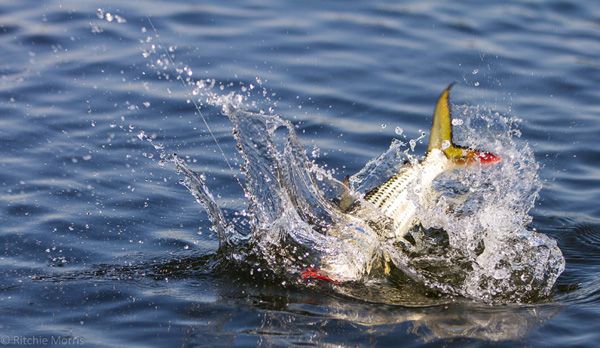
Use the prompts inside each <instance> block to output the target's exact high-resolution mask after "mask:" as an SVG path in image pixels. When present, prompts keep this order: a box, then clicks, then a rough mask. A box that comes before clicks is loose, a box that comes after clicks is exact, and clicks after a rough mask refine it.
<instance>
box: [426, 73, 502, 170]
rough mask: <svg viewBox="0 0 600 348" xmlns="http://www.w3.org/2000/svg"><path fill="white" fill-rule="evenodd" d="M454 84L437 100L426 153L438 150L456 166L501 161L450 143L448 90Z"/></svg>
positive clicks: (450, 115)
mask: <svg viewBox="0 0 600 348" xmlns="http://www.w3.org/2000/svg"><path fill="white" fill-rule="evenodd" d="M453 85H454V83H451V84H450V85H449V86H448V87H446V89H445V90H444V92H442V94H441V95H440V97H439V98H438V101H437V104H436V106H435V111H434V112H433V123H432V125H431V135H430V137H429V146H428V147H427V151H431V150H433V149H440V150H442V151H443V152H444V153H445V154H446V157H448V159H449V160H451V161H452V162H454V163H455V164H456V165H469V164H472V163H482V164H488V163H495V162H499V161H500V160H501V158H500V157H498V156H496V155H493V154H491V153H487V152H482V151H474V150H471V149H467V148H464V147H460V146H457V145H456V144H454V142H453V141H452V114H451V112H450V89H451V88H452V86H453Z"/></svg>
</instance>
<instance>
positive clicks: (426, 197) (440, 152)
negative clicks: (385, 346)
mask: <svg viewBox="0 0 600 348" xmlns="http://www.w3.org/2000/svg"><path fill="white" fill-rule="evenodd" d="M453 85H454V84H450V85H449V86H448V87H447V88H446V89H445V90H444V91H443V92H442V94H441V95H440V97H439V98H438V101H437V104H436V106H435V110H434V113H433V123H432V125H431V133H430V136H429V145H428V147H427V153H426V155H425V158H424V159H423V161H421V162H419V163H410V162H409V163H407V164H405V165H404V166H403V167H402V168H401V169H400V170H399V171H398V173H396V174H395V175H394V176H392V177H391V178H389V179H388V180H387V181H385V182H384V183H383V184H381V185H379V186H378V187H376V188H374V189H373V190H371V191H370V192H368V193H367V194H366V195H365V196H364V200H365V201H367V202H369V203H370V204H372V205H373V206H375V207H376V208H377V209H378V210H379V212H380V213H382V214H383V215H384V216H386V217H387V218H389V219H390V220H391V221H392V223H393V228H392V230H393V231H394V234H395V236H393V237H394V238H395V239H401V238H403V237H404V236H405V235H406V234H407V233H408V232H409V231H410V230H411V228H412V227H413V226H415V225H416V224H418V220H417V219H416V213H417V210H418V205H422V206H424V205H426V204H431V203H432V202H433V201H434V198H435V197H436V191H435V189H434V188H433V187H432V184H433V182H434V180H435V178H436V177H437V176H438V175H440V174H442V173H444V172H446V171H448V170H452V169H456V168H459V167H462V166H467V165H471V164H474V163H479V164H492V163H496V162H499V161H501V158H500V157H499V156H497V155H494V154H491V153H488V152H484V151H477V150H474V149H470V148H466V147H461V146H458V145H456V144H454V142H453V140H452V115H451V111H450V104H449V96H450V89H451V88H452V86H453ZM344 184H345V185H346V187H347V191H346V192H344V194H343V196H342V197H341V199H340V200H339V203H338V206H339V207H340V209H342V211H349V210H351V207H352V206H353V205H356V199H354V197H353V196H352V195H350V194H349V192H348V190H349V189H350V188H349V184H348V178H347V177H346V179H345V180H344ZM409 188H410V189H409ZM409 191H410V192H409ZM355 229H357V230H358V229H359V228H358V227H356V228H355ZM363 232H364V229H362V228H360V229H359V231H358V232H354V233H353V235H354V236H358V237H360V236H361V235H362V234H363ZM351 243H354V244H357V245H360V244H361V243H360V241H356V242H354V241H351ZM322 261H323V262H322V263H321V265H320V266H319V267H317V268H308V269H305V270H304V272H303V273H302V277H303V278H318V279H324V280H329V281H332V282H339V281H346V280H356V278H358V276H357V275H358V274H361V273H364V272H363V271H362V270H360V268H362V267H356V268H358V270H353V267H350V263H351V262H343V261H341V260H335V259H333V258H332V259H330V260H328V259H327V258H325V259H323V260H322Z"/></svg>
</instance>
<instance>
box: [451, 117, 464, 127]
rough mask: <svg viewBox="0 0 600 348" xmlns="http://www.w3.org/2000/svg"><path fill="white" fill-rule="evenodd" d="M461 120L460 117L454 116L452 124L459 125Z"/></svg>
mask: <svg viewBox="0 0 600 348" xmlns="http://www.w3.org/2000/svg"><path fill="white" fill-rule="evenodd" d="M463 123H464V122H463V120H462V119H460V118H454V119H452V125H453V126H461V125H462V124H463Z"/></svg>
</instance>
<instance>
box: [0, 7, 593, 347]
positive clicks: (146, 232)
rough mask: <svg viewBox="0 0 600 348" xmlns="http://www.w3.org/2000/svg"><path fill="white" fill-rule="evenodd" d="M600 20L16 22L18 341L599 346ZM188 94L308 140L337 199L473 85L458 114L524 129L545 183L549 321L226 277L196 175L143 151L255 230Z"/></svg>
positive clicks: (11, 27)
mask: <svg viewBox="0 0 600 348" xmlns="http://www.w3.org/2000/svg"><path fill="white" fill-rule="evenodd" d="M99 9H100V11H99ZM109 14H110V15H109ZM599 20H600V6H599V5H596V4H595V3H594V2H585V1H569V2H567V1H550V2H535V1H512V2H508V3H503V4H481V3H479V2H463V3H460V4H458V3H447V2H443V1H430V2H427V3H423V2H416V1H415V2H402V3H397V2H364V3H363V2H353V3H347V2H342V1H331V2H302V3H297V4H293V3H271V2H263V1H250V2H247V1H246V2H233V3H228V4H226V5H225V4H223V3H221V2H210V1H204V2H202V3H201V4H200V3H194V2H186V1H176V2H171V1H170V2H161V1H144V2H142V1H130V2H126V3H125V2H114V1H104V2H85V3H83V2H79V1H46V2H44V3H43V4H38V3H36V4H35V5H32V3H29V2H21V1H6V2H3V4H2V5H0V46H1V49H2V50H1V52H2V54H1V57H2V59H1V60H0V71H1V73H2V79H1V82H0V110H1V115H2V117H0V144H1V145H0V146H1V149H2V154H3V156H2V161H1V162H0V163H1V164H0V200H1V201H2V202H3V204H2V211H1V213H0V221H1V222H2V227H1V229H0V235H1V240H2V242H3V243H2V245H3V246H4V248H3V249H2V252H1V254H0V272H1V274H2V280H1V281H0V289H1V292H0V311H1V313H2V318H3V319H2V321H0V335H3V336H2V337H1V338H0V339H1V340H2V341H1V343H2V344H7V345H9V346H10V345H11V344H12V345H18V344H19V342H21V343H22V342H23V341H19V340H20V339H28V338H38V339H44V338H46V339H48V340H50V339H55V340H56V339H58V338H61V339H66V340H63V341H58V343H63V344H64V345H66V344H81V343H83V344H85V345H86V346H132V345H139V346H202V345H237V346H255V345H257V344H260V345H265V346H269V345H274V346H289V345H307V344H308V345H312V344H314V345H326V344H331V345H341V346H350V345H359V346H372V345H377V346H386V345H390V346H391V345H394V346H397V345H398V344H399V343H401V344H402V345H406V346H420V345H429V344H446V345H456V346H462V345H465V346H472V345H478V346H483V345H487V344H490V343H491V344H495V345H504V346H511V347H512V346H515V345H519V346H555V345H577V346H594V345H595V344H596V342H598V339H599V337H598V333H597V332H598V330H597V324H596V323H597V322H598V319H599V317H600V315H599V314H600V309H599V307H598V302H599V297H598V294H599V287H600V282H599V280H598V277H597V272H598V270H599V263H600V260H599V258H598V256H597V255H598V244H599V243H600V210H599V208H598V205H597V204H595V202H597V201H598V199H599V198H600V190H599V189H598V187H599V186H598V181H599V179H600V171H599V163H600V162H599V159H600V152H599V151H598V146H597V134H598V132H599V130H600V119H599V115H598V108H597V101H598V99H599V98H598V97H599V96H600V92H599V90H598V87H597V81H598V80H599V79H600V70H599V67H600V47H599V46H598V45H597V42H598V40H599V39H600V28H599V26H598V23H599V22H600V21H599ZM153 45H154V46H153ZM168 56H170V57H171V58H172V59H173V60H172V61H171V60H169V59H165V58H166V57H168ZM178 75H181V76H183V77H184V78H186V76H187V77H190V78H193V79H195V80H204V79H211V80H214V82H215V86H214V87H213V88H212V90H214V91H215V92H218V93H219V95H221V96H227V95H228V93H230V92H234V93H236V94H238V95H239V94H243V95H246V96H247V99H246V100H245V101H244V102H245V103H247V104H248V108H249V109H251V110H250V111H255V112H260V110H261V109H263V110H264V111H265V113H267V114H268V113H275V114H278V115H281V116H282V118H283V119H286V120H289V121H291V122H292V123H293V124H294V129H295V132H296V133H297V135H298V139H299V141H300V143H301V144H302V145H303V147H304V149H305V150H306V152H307V154H308V157H309V159H310V160H311V161H312V160H314V163H315V164H317V165H318V166H320V167H321V168H325V169H326V170H330V171H331V170H333V171H334V176H335V177H336V178H338V179H341V178H343V177H344V176H346V175H353V174H355V173H357V172H358V171H359V170H361V168H363V167H364V165H365V164H366V163H367V162H368V161H369V160H371V159H372V158H374V157H376V156H378V155H379V154H381V153H382V152H383V151H385V150H386V149H388V147H389V145H390V143H391V142H392V139H394V138H398V139H400V140H402V141H405V142H408V140H410V139H416V138H418V137H419V136H420V135H421V133H422V131H426V132H427V131H428V130H429V127H430V122H431V113H432V110H433V105H434V102H435V100H436V98H437V96H438V95H439V93H440V92H441V91H442V90H443V88H445V87H446V86H447V85H448V84H449V83H450V82H453V81H457V82H458V84H457V85H456V86H455V87H454V90H453V95H452V99H453V101H454V102H455V103H456V104H457V105H465V104H470V105H472V106H475V107H482V108H484V109H485V110H494V111H497V112H499V114H501V115H505V116H507V117H510V118H519V119H521V120H522V121H521V122H520V123H519V124H518V125H517V126H516V128H517V129H518V130H519V131H520V133H521V136H520V137H516V136H515V141H518V142H519V143H520V144H525V145H527V146H528V147H529V148H531V149H532V153H533V156H534V159H535V161H536V163H539V165H540V168H539V169H538V171H537V174H538V175H539V177H540V182H541V184H542V188H541V190H540V191H539V198H538V199H537V200H536V201H535V206H534V207H533V209H531V210H530V211H529V215H531V216H532V217H533V220H532V222H531V224H530V225H529V227H530V228H531V229H534V228H535V230H537V231H538V232H539V233H542V234H544V235H547V236H549V237H551V238H553V239H555V240H556V241H557V243H558V246H559V248H560V250H561V251H562V254H563V255H564V257H565V259H566V269H565V271H564V272H563V273H562V275H561V276H560V278H558V281H557V283H556V284H555V286H554V287H553V290H552V293H551V295H550V296H549V298H546V299H544V300H542V301H538V302H535V301H534V302H533V303H527V304H504V305H490V304H486V303H481V302H480V301H474V300H473V299H465V298H460V297H442V299H440V300H436V301H434V303H433V304H431V302H427V303H428V304H427V305H424V304H423V302H419V301H413V303H410V302H409V301H407V299H406V298H404V297H400V298H398V296H399V295H398V294H402V293H401V292H398V291H397V289H398V286H399V285H398V284H395V285H394V284H391V285H390V284H365V285H356V286H349V287H336V286H332V284H328V283H326V282H319V281H315V282H311V283H310V284H309V285H308V286H307V285H302V284H299V283H295V282H290V281H289V279H282V278H280V277H279V276H278V275H277V274H273V273H270V272H269V270H265V269H262V268H261V267H260V265H258V266H255V267H253V266H252V265H251V264H250V265H249V266H247V267H237V266H235V265H233V266H232V265H231V263H228V262H223V257H224V256H223V255H222V254H220V253H218V252H217V249H218V245H219V241H218V238H217V236H216V234H215V232H213V231H212V230H211V223H210V221H209V219H208V215H207V213H206V212H205V211H204V209H203V208H202V206H201V205H199V204H198V203H197V202H196V201H195V199H194V197H192V196H191V195H190V194H189V192H188V191H187V190H186V188H185V187H184V186H182V185H180V184H179V181H180V180H181V179H183V177H182V176H181V175H178V174H177V173H176V171H175V168H174V166H173V165H172V164H170V163H167V164H166V165H162V164H161V161H160V159H159V155H160V152H161V150H157V149H155V148H154V147H153V146H152V144H150V143H149V142H147V141H143V140H140V138H139V137H138V134H139V133H140V132H141V131H144V132H145V134H146V135H148V137H149V138H151V139H152V141H153V143H154V144H162V146H163V147H164V152H165V153H167V154H172V153H177V155H178V156H179V158H183V159H185V160H186V163H187V165H188V166H189V167H190V168H192V169H193V170H194V171H195V172H197V173H202V174H203V175H204V177H205V181H206V184H207V185H208V186H209V187H210V189H211V191H212V192H213V194H214V196H215V200H216V202H218V204H219V206H220V207H221V209H222V210H223V213H224V215H225V217H227V218H228V219H230V220H232V221H237V222H238V225H237V226H236V228H238V229H240V230H244V229H245V230H249V229H250V227H249V226H248V225H247V224H246V221H247V220H246V219H245V218H244V216H242V215H243V214H242V215H240V213H239V212H240V211H242V212H243V211H247V204H248V202H247V200H246V199H245V198H244V192H243V190H242V188H241V187H240V185H239V184H238V182H237V181H236V176H237V177H238V178H239V180H240V181H241V182H242V183H243V181H244V177H243V176H242V175H241V173H240V170H239V166H240V165H242V164H243V158H242V157H241V156H240V154H239V153H238V152H237V151H236V149H235V145H236V140H235V138H234V137H232V134H231V132H232V129H233V126H232V124H231V122H230V121H229V119H228V118H227V117H224V116H223V115H222V114H221V108H220V107H218V106H215V103H212V105H211V103H209V102H208V101H206V100H204V102H203V103H201V105H199V106H200V110H201V112H202V116H203V117H204V119H205V120H206V123H205V122H204V120H203V119H202V117H200V115H199V113H198V111H197V109H196V108H195V106H194V104H193V103H192V102H191V100H198V99H199V98H198V97H195V96H194V95H193V89H191V88H188V89H186V87H185V84H182V83H181V81H180V80H178V79H177V76H178ZM251 85H252V86H254V88H251ZM221 86H222V89H221ZM217 104H218V103H217ZM207 125H208V127H210V130H209V128H207ZM214 138H216V140H217V142H218V144H219V146H220V148H219V147H218V146H217V143H215V140H214ZM425 150H426V142H421V143H419V142H417V144H416V148H415V151H414V153H415V154H423V153H424V152H425ZM224 157H225V158H227V161H225V158H224ZM228 163H229V165H228ZM229 166H231V168H233V170H232V169H231V168H230V167H229ZM234 173H235V176H234ZM257 262H258V261H257ZM283 281H287V283H286V285H282V282H283ZM400 286H401V285H400ZM414 293H415V298H416V299H417V300H419V299H420V298H421V297H423V298H425V299H431V298H430V297H427V293H426V292H425V291H423V289H415V292H414ZM415 298H413V299H415ZM69 339H70V340H69ZM32 343H35V342H32ZM55 343H56V342H55ZM36 344H37V345H43V344H42V342H41V341H38V342H37V343H36Z"/></svg>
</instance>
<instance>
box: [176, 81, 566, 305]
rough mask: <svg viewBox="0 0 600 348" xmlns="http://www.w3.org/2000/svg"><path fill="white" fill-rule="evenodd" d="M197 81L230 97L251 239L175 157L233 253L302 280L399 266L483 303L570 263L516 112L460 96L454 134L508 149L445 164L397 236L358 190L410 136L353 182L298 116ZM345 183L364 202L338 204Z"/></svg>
mask: <svg viewBox="0 0 600 348" xmlns="http://www.w3.org/2000/svg"><path fill="white" fill-rule="evenodd" d="M196 86H197V89H196V90H195V95H199V96H201V97H203V98H205V99H204V101H206V103H208V104H211V105H215V106H219V107H221V112H222V113H223V114H224V115H225V116H227V117H228V118H229V119H230V120H231V122H232V124H233V136H234V138H235V139H236V140H237V150H238V151H239V152H240V154H241V155H242V157H243V159H244V166H243V167H242V173H243V175H245V179H246V180H245V194H246V197H247V198H248V200H249V209H248V214H247V216H249V218H250V226H251V231H250V234H249V235H248V236H247V237H244V238H242V237H241V234H240V233H238V232H236V231H235V229H234V228H232V227H231V225H230V224H228V222H227V221H226V220H225V218H224V216H223V214H222V213H221V212H220V210H219V208H218V206H217V204H216V202H215V200H214V198H213V196H212V194H211V193H210V191H209V189H208V187H207V186H206V184H205V183H204V181H203V180H202V178H201V176H199V175H198V174H196V173H194V172H193V171H192V170H191V169H190V168H189V167H188V166H187V165H186V163H185V162H184V161H182V160H180V159H178V158H177V157H176V156H172V157H167V158H166V159H167V160H169V161H172V162H174V163H175V165H176V167H177V170H178V171H179V172H180V173H182V174H183V175H184V176H185V179H184V180H183V181H182V183H183V184H184V185H185V186H186V187H187V188H188V190H189V191H190V192H191V193H192V194H193V195H194V196H195V197H196V199H197V200H198V202H199V203H201V204H202V205H203V206H204V207H205V208H206V210H207V211H208V213H209V218H210V219H211V221H212V223H213V228H214V230H215V231H217V234H218V236H219V239H220V240H221V245H222V247H223V249H224V250H230V251H232V254H231V255H234V256H232V259H235V260H237V261H238V262H250V261H249V260H252V261H251V262H253V263H254V264H257V265H258V266H257V267H258V269H259V270H260V269H269V270H270V271H272V272H274V273H276V274H279V275H280V276H282V277H285V278H287V279H292V280H296V281H302V280H300V279H301V277H300V275H301V274H302V272H303V270H305V269H307V268H313V267H318V268H319V269H320V270H322V271H323V272H324V273H325V274H330V275H335V279H336V280H339V281H345V280H352V281H366V280H367V279H368V280H370V281H373V279H379V280H380V281H391V282H394V281H398V280H397V279H394V278H395V277H398V274H400V275H401V277H406V276H408V277H409V278H410V279H411V281H414V282H417V283H418V284H421V285H422V286H425V287H426V288H427V289H429V290H428V291H433V293H436V292H440V293H444V294H450V295H458V296H464V297H468V298H473V299H479V300H482V301H485V302H527V301H535V300H538V299H541V298H545V297H547V296H548V295H549V294H550V291H551V289H552V286H553V284H554V282H555V281H556V279H557V277H558V276H559V275H560V274H561V272H562V271H563V270H564V259H563V257H562V254H561V252H560V250H559V249H558V247H557V245H556V242H555V241H554V240H552V239H550V238H548V237H547V236H545V235H542V234H540V233H537V232H536V231H534V230H532V229H531V228H529V227H528V224H529V223H530V222H531V217H530V216H529V215H528V211H529V210H530V209H531V208H532V207H533V204H534V201H535V199H536V198H537V195H538V191H539V189H540V183H539V180H538V177H537V169H538V164H537V163H536V162H535V160H534V157H533V152H532V150H531V149H530V148H529V147H528V146H527V145H526V144H522V143H521V142H518V141H516V140H515V139H516V138H518V136H519V133H518V130H516V124H517V123H518V120H515V119H511V118H507V117H504V116H502V115H499V114H494V113H490V112H488V111H487V110H485V109H482V108H474V107H467V106H456V107H455V109H456V110H455V111H458V113H459V114H460V119H461V121H462V122H461V123H455V138H456V140H457V142H458V143H460V144H463V145H468V146H473V147H476V148H479V149H485V150H488V151H491V152H493V153H496V154H499V155H500V156H501V157H502V158H503V162H501V164H500V165H496V166H488V167H484V166H477V165H475V166H471V167H469V168H465V169H459V170H454V171H451V172H448V173H445V174H443V175H440V177H439V178H438V179H436V181H435V183H434V185H435V189H436V190H438V191H439V192H440V195H439V198H437V199H436V200H435V201H434V202H432V204H431V205H426V206H419V209H418V212H417V218H418V220H419V222H420V224H417V225H416V226H415V227H414V228H413V229H412V230H411V232H410V233H409V235H408V237H407V241H402V242H399V241H398V240H394V239H392V238H389V237H388V236H389V235H393V231H392V230H391V228H392V227H391V224H390V223H389V220H388V219H387V218H386V217H384V216H382V215H381V213H380V212H379V211H377V209H376V208H374V207H370V206H369V204H368V203H366V202H364V201H361V197H363V195H364V194H365V193H366V192H368V190H370V189H372V188H374V187H376V186H377V185H379V184H381V183H382V182H383V181H385V180H386V179H387V178H389V177H390V176H391V175H393V174H394V173H395V172H397V171H398V170H399V169H400V168H401V167H402V166H403V165H404V164H405V163H407V162H413V163H414V162H415V161H416V160H417V158H416V156H414V155H413V154H412V153H411V151H410V150H409V149H408V148H407V147H406V144H405V143H403V142H401V141H398V140H395V141H393V142H392V144H391V146H390V148H389V149H388V150H387V151H385V152H384V153H383V154H382V155H380V156H379V157H377V158H375V159H373V160H372V161H370V162H369V163H367V165H366V166H365V168H363V170H361V171H360V172H359V173H357V174H356V175H354V176H352V177H351V178H350V180H349V183H350V188H351V189H350V190H349V191H348V190H347V189H346V188H345V186H344V184H343V183H341V182H340V181H338V180H337V179H335V178H333V177H332V176H331V175H330V173H328V172H326V171H325V170H324V169H323V168H320V167H319V166H317V165H315V164H314V163H313V162H311V161H310V160H309V159H308V158H307V156H306V153H305V151H304V149H303V148H302V146H301V144H300V142H299V140H298V138H297V137H296V134H295V132H294V127H293V125H292V124H291V123H290V122H289V121H286V120H283V119H282V118H281V117H280V116H278V115H275V114H265V113H252V112H248V111H246V110H245V107H246V106H247V104H245V101H246V97H245V96H244V95H241V94H236V93H233V92H231V93H229V94H226V95H219V94H218V93H215V92H214V91H213V87H214V86H215V83H214V81H208V80H207V81H205V82H201V83H197V85H196ZM244 92H245V91H244ZM421 137H422V136H421ZM419 139H420V138H419ZM411 147H412V146H411ZM409 189H412V190H414V189H416V188H414V187H413V188H409ZM345 194H350V195H352V196H353V199H354V200H357V201H359V202H362V204H358V206H359V208H354V209H349V210H348V209H346V208H340V207H341V206H342V204H340V201H341V200H342V199H343V197H344V195H345ZM241 250H243V253H242V252H241ZM390 267H391V268H392V270H391V271H390ZM394 269H395V270H397V272H394Z"/></svg>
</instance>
